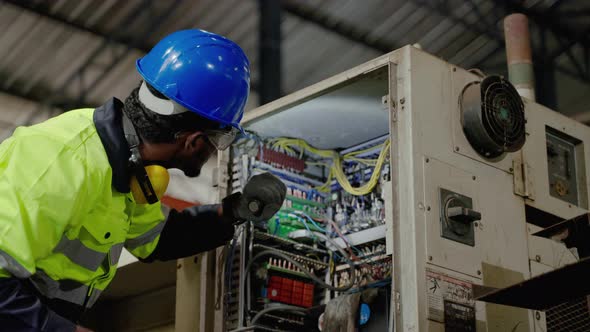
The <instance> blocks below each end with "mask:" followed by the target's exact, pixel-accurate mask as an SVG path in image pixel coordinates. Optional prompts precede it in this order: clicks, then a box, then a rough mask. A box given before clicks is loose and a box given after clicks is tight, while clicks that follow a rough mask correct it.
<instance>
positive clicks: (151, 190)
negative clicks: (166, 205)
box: [123, 114, 170, 204]
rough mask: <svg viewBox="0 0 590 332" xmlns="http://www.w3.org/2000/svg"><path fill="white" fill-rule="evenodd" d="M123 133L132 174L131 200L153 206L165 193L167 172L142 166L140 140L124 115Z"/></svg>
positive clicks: (167, 180)
mask: <svg viewBox="0 0 590 332" xmlns="http://www.w3.org/2000/svg"><path fill="white" fill-rule="evenodd" d="M123 132H124V133H125V139H126V140H127V144H128V145H129V151H130V152H131V156H130V157H129V169H130V170H131V173H132V177H131V184H130V186H131V193H132V194H133V198H134V199H135V202H136V203H138V204H146V203H148V204H154V203H156V202H157V201H159V200H160V198H161V197H162V195H164V192H166V188H167V187H168V182H169V179H170V176H169V174H168V170H167V169H166V168H164V167H162V166H159V165H150V166H147V167H145V166H144V164H143V160H142V159H141V154H140V153H139V144H140V143H141V139H140V137H139V135H138V134H137V131H136V130H135V127H134V126H133V124H132V123H131V120H129V118H128V117H127V115H125V114H123ZM152 183H155V184H156V185H153V184H152Z"/></svg>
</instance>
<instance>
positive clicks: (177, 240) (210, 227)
mask: <svg viewBox="0 0 590 332" xmlns="http://www.w3.org/2000/svg"><path fill="white" fill-rule="evenodd" d="M218 209H219V205H202V206H194V207H190V208H187V209H184V210H183V211H182V212H178V211H175V210H172V211H170V214H169V215H168V219H167V221H166V224H165V226H164V228H163V230H162V233H161V234H160V239H159V242H158V245H157V246H156V248H155V250H154V251H153V252H152V254H151V255H149V256H148V257H146V258H145V259H142V260H143V261H145V262H151V261H154V260H161V261H166V260H171V259H177V258H182V257H188V256H192V255H195V254H198V253H201V252H205V251H209V250H211V249H214V248H217V247H219V246H221V245H223V244H225V243H226V242H227V241H229V240H230V239H231V238H232V236H233V234H234V226H233V225H232V222H231V220H228V219H227V218H222V217H220V216H219V214H218V212H217V211H218Z"/></svg>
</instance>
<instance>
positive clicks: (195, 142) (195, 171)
mask: <svg viewBox="0 0 590 332" xmlns="http://www.w3.org/2000/svg"><path fill="white" fill-rule="evenodd" d="M187 140H188V142H186V143H185V145H184V146H183V148H182V149H181V150H180V151H179V152H178V153H177V154H176V155H175V156H174V158H173V159H172V160H171V165H170V166H171V167H172V168H178V169H180V170H181V171H183V172H184V174H185V175H186V176H188V177H197V176H199V174H201V168H202V167H203V165H204V164H205V163H206V162H207V160H209V158H210V157H211V155H212V154H213V153H214V152H216V151H217V150H216V149H215V146H213V144H211V142H209V140H208V139H207V136H205V135H202V134H201V135H197V136H196V137H190V136H189V137H188V138H187Z"/></svg>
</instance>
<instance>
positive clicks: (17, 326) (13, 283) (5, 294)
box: [0, 278, 76, 332]
mask: <svg viewBox="0 0 590 332" xmlns="http://www.w3.org/2000/svg"><path fill="white" fill-rule="evenodd" d="M0 326H2V330H3V331H43V332H54V331H55V332H57V331H60V332H61V331H65V332H67V331H75V329H76V324H74V323H72V322H70V321H69V320H67V319H66V318H64V317H62V316H60V315H58V314H56V313H55V312H54V311H52V310H49V309H48V308H47V307H46V306H45V305H44V304H43V303H41V301H40V300H39V298H38V297H37V296H36V295H35V294H34V293H33V292H32V291H31V290H30V289H29V288H28V287H26V286H25V281H23V280H19V279H16V278H1V279H0Z"/></svg>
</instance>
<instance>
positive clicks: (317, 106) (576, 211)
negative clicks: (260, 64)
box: [220, 46, 590, 332]
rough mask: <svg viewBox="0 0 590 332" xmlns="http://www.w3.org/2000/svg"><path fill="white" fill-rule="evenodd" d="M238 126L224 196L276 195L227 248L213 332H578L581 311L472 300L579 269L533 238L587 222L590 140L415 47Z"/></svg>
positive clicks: (567, 253) (584, 315)
mask: <svg viewBox="0 0 590 332" xmlns="http://www.w3.org/2000/svg"><path fill="white" fill-rule="evenodd" d="M244 124H245V128H246V129H247V133H248V134H247V135H246V136H247V137H246V138H244V139H242V140H240V141H238V142H237V143H236V144H235V145H234V147H233V148H232V150H231V151H229V152H226V153H224V154H223V155H221V157H220V161H221V165H222V166H223V167H222V172H221V173H220V174H221V178H222V179H223V180H225V181H222V182H220V189H221V190H222V191H227V192H228V193H230V192H231V191H234V190H240V188H241V187H242V186H243V185H244V184H245V183H246V181H247V179H248V178H249V177H250V176H252V175H254V174H257V173H259V172H271V173H273V174H275V175H277V176H279V177H280V178H281V179H282V180H283V181H284V182H285V184H286V185H287V187H288V193H287V194H288V195H287V200H286V202H285V205H284V206H283V208H282V209H281V211H280V212H279V213H278V214H277V215H276V216H275V217H274V218H273V219H271V220H268V221H267V222H265V223H260V224H255V223H246V224H244V225H242V226H241V227H240V228H239V229H238V230H237V232H236V235H235V237H234V239H233V240H232V241H231V243H230V245H229V247H228V248H227V253H226V257H227V258H226V260H225V262H226V263H225V267H224V272H225V273H224V276H223V281H224V282H223V283H222V291H223V294H224V297H223V299H224V301H223V313H224V319H223V324H224V326H223V328H224V330H226V331H232V330H240V331H242V330H246V329H247V327H248V326H251V325H254V326H256V328H255V329H256V330H260V331H264V330H272V331H276V330H279V331H303V330H305V331H317V330H320V329H321V330H324V331H328V330H334V326H336V325H334V324H336V320H338V319H340V318H337V315H336V316H335V315H334V310H333V306H334V305H336V306H338V308H340V309H339V310H343V312H345V313H346V314H345V316H346V317H348V320H347V321H346V322H345V321H343V322H338V324H341V325H339V326H349V327H350V326H354V327H355V328H357V329H358V330H359V331H548V332H549V331H552V332H554V331H574V330H576V331H588V330H590V327H589V326H590V325H586V324H589V323H588V322H589V321H590V315H589V313H588V302H587V300H586V297H585V296H584V295H586V294H581V293H580V294H578V299H576V300H575V301H574V302H571V301H570V302H568V303H566V304H565V306H564V305H561V307H559V306H558V307H554V305H555V303H552V302H551V301H548V302H547V303H545V304H546V307H544V308H543V309H542V310H541V309H538V310H532V309H527V308H530V307H529V306H527V305H523V306H521V308H519V307H516V306H512V304H511V303H507V302H502V301H500V300H498V298H499V297H501V296H503V295H502V294H503V293H501V292H500V293H497V294H496V293H494V294H496V295H494V296H496V297H495V299H496V300H494V299H492V300H490V301H491V302H496V303H504V304H510V306H506V305H499V304H495V303H491V302H483V301H479V300H476V296H478V293H479V294H482V293H481V291H482V289H483V290H487V291H485V292H484V295H485V294H488V295H489V294H492V293H493V292H494V291H498V289H502V288H506V287H510V286H512V285H514V284H518V283H521V282H525V281H527V280H530V279H531V278H534V277H536V276H539V275H544V274H545V273H547V272H551V271H552V270H554V269H557V268H559V267H561V266H564V265H567V264H572V263H577V262H578V261H579V260H580V256H581V255H580V253H579V250H578V249H577V248H576V246H575V245H571V244H568V243H564V242H559V240H560V239H559V238H556V237H555V236H548V237H549V238H547V236H545V237H542V236H537V235H538V232H539V231H542V230H544V229H546V228H547V227H550V226H553V225H555V224H558V223H559V222H561V221H562V220H565V219H570V218H574V217H576V216H579V215H582V214H584V213H586V212H587V209H588V182H587V180H586V173H587V170H588V167H587V166H586V165H590V159H589V158H590V154H589V153H588V151H587V149H588V148H587V146H588V144H590V129H589V128H588V127H586V126H584V125H582V124H580V123H577V122H575V121H573V120H571V119H569V118H567V117H565V116H563V115H560V114H559V113H557V112H554V111H552V110H549V109H547V108H545V107H543V106H541V105H539V104H536V103H534V102H532V101H529V100H526V99H523V98H521V97H520V96H519V95H518V93H517V92H516V90H515V89H514V87H513V86H512V85H511V84H510V83H509V82H508V81H507V80H506V79H505V78H502V77H499V76H483V75H482V74H481V73H478V72H472V71H467V70H464V69H461V68H457V67H456V66H454V65H451V64H449V63H446V62H444V61H443V60H441V59H438V58H436V57H434V56H432V55H429V54H427V53H425V52H423V51H422V50H419V49H416V48H413V47H410V46H407V47H404V48H402V49H399V50H396V51H394V52H392V53H389V54H387V55H384V56H382V57H380V58H377V59H375V60H373V61H370V62H367V63H365V64H362V65H360V66H358V67H355V68H353V69H351V70H348V71H346V72H344V73H342V74H339V75H336V76H334V77H332V78H330V79H327V80H325V81H322V82H320V83H317V84H315V85H313V86H310V87H308V88H305V89H303V90H301V91H298V92H296V93H293V94H291V95H289V96H286V97H284V98H281V99H279V100H277V101H274V102H272V103H270V104H267V105H264V106H261V107H259V108H257V109H255V110H253V111H251V112H249V113H247V115H246V118H245V120H244ZM552 234H553V235H554V234H563V232H561V233H559V232H554V233H552ZM568 266H569V265H568ZM553 282H557V281H555V280H553ZM560 282H561V283H567V282H568V281H567V280H561V281H560ZM545 287H547V285H545ZM543 289H544V288H543V287H541V288H540V289H539V290H538V291H537V292H536V294H537V296H538V297H539V298H540V297H542V296H543ZM498 294H499V295H498ZM489 296H491V295H489ZM508 298H510V299H516V298H518V299H520V300H521V301H520V302H522V303H525V304H526V302H527V299H526V294H525V295H522V294H517V295H510V293H509V295H508ZM562 300H563V299H562ZM564 302H565V301H564ZM584 304H585V306H584ZM547 306H549V307H547ZM522 307H524V308H522ZM564 308H577V309H576V310H578V311H577V313H576V315H566V314H565V313H569V311H570V309H564ZM574 316H575V317H574ZM220 323H221V322H220ZM347 324H348V325H347ZM568 324H569V325H568Z"/></svg>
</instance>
